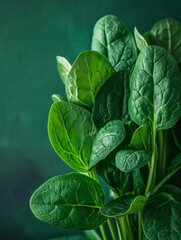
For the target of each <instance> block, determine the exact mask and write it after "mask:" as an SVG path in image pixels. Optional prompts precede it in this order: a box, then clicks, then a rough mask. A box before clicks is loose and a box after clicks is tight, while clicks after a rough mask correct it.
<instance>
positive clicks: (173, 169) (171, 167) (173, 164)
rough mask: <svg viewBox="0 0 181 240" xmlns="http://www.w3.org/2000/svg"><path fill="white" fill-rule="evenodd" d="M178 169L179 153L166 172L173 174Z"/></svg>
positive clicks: (180, 165)
mask: <svg viewBox="0 0 181 240" xmlns="http://www.w3.org/2000/svg"><path fill="white" fill-rule="evenodd" d="M178 168H181V153H179V154H178V155H177V156H176V157H175V158H174V159H173V160H172V161H171V163H170V165H169V168H168V172H169V173H170V172H173V171H175V170H177V169H178Z"/></svg>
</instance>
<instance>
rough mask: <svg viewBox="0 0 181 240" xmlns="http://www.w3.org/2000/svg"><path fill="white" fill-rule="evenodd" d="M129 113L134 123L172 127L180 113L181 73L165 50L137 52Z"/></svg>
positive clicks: (154, 48)
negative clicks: (138, 53)
mask: <svg viewBox="0 0 181 240" xmlns="http://www.w3.org/2000/svg"><path fill="white" fill-rule="evenodd" d="M130 88H131V95H130V99H129V112H130V115H131V118H132V120H133V121H135V122H136V123H137V124H139V125H142V124H145V123H146V124H149V125H150V127H153V128H154V129H168V128H171V127H173V126H174V125H175V124H176V122H177V121H178V119H179V117H180V112H181V94H180V93H181V73H180V71H179V69H178V66H177V63H176V61H175V59H174V58H173V57H172V56H171V55H170V54H169V53H168V51H167V50H165V49H163V48H161V47H157V46H148V47H146V48H144V49H143V51H142V52H141V53H140V55H139V57H138V60H137V62H136V65H135V68H134V70H133V73H132V76H131V80H130Z"/></svg>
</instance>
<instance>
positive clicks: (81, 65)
mask: <svg viewBox="0 0 181 240" xmlns="http://www.w3.org/2000/svg"><path fill="white" fill-rule="evenodd" d="M114 73H115V70H114V68H113V67H112V65H111V64H110V62H109V61H108V59H107V58H106V57H105V56H104V55H102V54H100V53H98V52H96V51H85V52H83V53H81V54H80V55H79V56H78V58H77V59H76V60H75V62H74V64H73V65H72V68H71V70H70V73H69V75H68V78H67V84H66V92H67V97H68V99H69V100H70V101H71V102H74V103H77V104H79V105H82V106H86V107H92V106H93V105H94V103H95V97H96V95H97V93H98V91H99V90H100V88H101V87H102V85H104V83H105V82H106V81H107V80H108V79H109V78H110V77H111V76H112V75H113V74H114Z"/></svg>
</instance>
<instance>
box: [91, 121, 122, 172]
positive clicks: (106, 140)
mask: <svg viewBox="0 0 181 240" xmlns="http://www.w3.org/2000/svg"><path fill="white" fill-rule="evenodd" d="M125 135H126V132H125V128H124V125H123V123H122V122H121V121H120V120H113V121H110V122H109V123H107V124H106V125H105V126H104V127H103V128H101V130H100V131H99V132H98V134H97V136H96V138H95V141H94V143H93V146H92V153H91V156H90V162H89V169H90V168H92V167H93V166H94V165H96V164H97V163H98V162H99V161H101V160H102V159H104V158H106V157H107V156H108V154H109V153H110V152H111V151H112V150H114V149H115V148H116V147H117V146H118V145H119V144H120V143H121V142H122V141H123V140H124V138H125Z"/></svg>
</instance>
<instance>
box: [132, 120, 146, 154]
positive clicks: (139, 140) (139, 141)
mask: <svg viewBox="0 0 181 240" xmlns="http://www.w3.org/2000/svg"><path fill="white" fill-rule="evenodd" d="M150 138H151V131H150V128H149V127H148V125H146V124H143V125H142V126H140V127H139V128H137V129H136V131H135V132H134V134H133V136H132V139H131V143H130V144H129V147H131V148H136V149H137V150H149V149H150Z"/></svg>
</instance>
